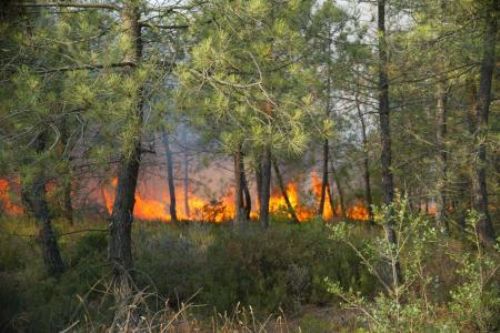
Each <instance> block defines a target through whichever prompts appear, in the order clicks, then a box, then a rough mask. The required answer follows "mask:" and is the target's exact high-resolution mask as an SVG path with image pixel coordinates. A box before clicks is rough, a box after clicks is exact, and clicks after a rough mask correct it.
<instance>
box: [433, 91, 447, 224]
mask: <svg viewBox="0 0 500 333" xmlns="http://www.w3.org/2000/svg"><path fill="white" fill-rule="evenodd" d="M444 85H445V83H444V82H442V81H440V82H438V84H437V107H436V109H437V114H436V116H437V117H436V123H437V124H436V125H437V126H436V129H437V131H436V145H437V149H438V166H439V179H438V182H437V197H436V223H437V225H438V227H439V228H440V229H442V230H444V231H446V232H448V231H449V226H448V221H447V197H446V187H447V180H446V174H447V172H448V151H447V148H446V145H445V140H446V134H447V117H448V115H447V114H448V110H447V92H446V88H445V87H444Z"/></svg>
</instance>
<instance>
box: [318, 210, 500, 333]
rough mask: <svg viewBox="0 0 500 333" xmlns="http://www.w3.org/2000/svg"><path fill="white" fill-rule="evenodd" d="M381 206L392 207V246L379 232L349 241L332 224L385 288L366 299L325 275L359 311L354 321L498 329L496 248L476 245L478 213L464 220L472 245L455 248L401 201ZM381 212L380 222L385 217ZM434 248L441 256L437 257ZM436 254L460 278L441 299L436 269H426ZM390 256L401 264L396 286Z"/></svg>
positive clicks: (383, 326) (405, 327) (386, 328)
mask: <svg viewBox="0 0 500 333" xmlns="http://www.w3.org/2000/svg"><path fill="white" fill-rule="evenodd" d="M385 209H393V210H394V212H395V230H396V231H397V243H396V244H395V245H392V244H389V242H388V241H387V240H386V239H385V238H384V237H382V236H381V237H378V238H375V239H371V240H369V241H367V242H366V244H364V245H363V246H361V247H359V246H356V245H354V244H352V243H351V241H350V239H351V237H350V228H349V227H347V226H345V225H342V224H339V225H336V226H334V227H333V228H332V238H333V239H336V240H339V241H343V242H344V243H346V244H347V245H349V246H350V247H351V248H352V249H353V250H354V251H355V252H356V253H357V255H358V256H359V258H360V259H361V260H362V262H363V264H364V265H365V266H366V267H367V268H368V270H369V271H370V272H371V273H372V274H373V277H374V278H376V279H377V280H378V282H379V283H380V284H381V285H382V286H384V289H385V290H384V292H381V293H379V294H378V295H377V296H376V297H375V298H374V299H373V301H371V300H369V299H368V298H367V297H366V296H364V295H363V294H361V293H360V292H358V291H355V290H352V289H345V288H342V287H341V286H340V284H339V283H338V282H336V281H332V280H331V279H327V283H328V285H329V291H330V292H331V293H332V294H333V295H336V296H337V297H339V298H340V300H341V303H342V304H343V306H344V307H346V308H350V309H356V310H358V311H360V313H361V314H362V316H361V317H360V318H359V325H361V326H366V327H368V328H369V330H370V331H373V332H381V331H383V332H411V331H414V332H422V331H444V332H454V331H457V330H458V331H464V330H465V331H469V330H473V331H480V332H490V331H492V330H495V329H496V328H498V320H497V317H496V314H497V313H498V311H499V309H500V290H499V285H498V270H499V268H500V263H499V262H498V248H497V249H494V250H491V249H490V250H489V251H485V249H483V248H482V247H481V244H480V241H479V239H478V238H477V236H476V233H475V232H474V231H473V230H474V229H473V227H474V224H475V222H476V220H477V217H475V216H473V215H471V217H470V219H469V227H470V229H469V232H470V234H471V235H474V236H472V239H471V243H470V244H471V245H474V246H475V248H471V249H470V250H467V249H459V251H456V249H455V248H454V246H453V242H452V241H450V240H447V239H439V238H438V237H437V235H438V234H437V232H436V231H435V230H434V228H433V227H432V226H431V225H430V222H429V221H428V220H427V219H425V218H423V217H422V216H419V215H415V214H411V213H410V211H409V206H408V202H407V201H406V200H401V201H400V202H398V203H397V204H396V205H395V206H394V207H389V208H385ZM381 211H382V214H380V213H379V214H378V216H379V221H380V217H382V216H386V215H385V214H384V213H383V210H381ZM437 253H441V254H446V255H445V256H444V257H443V256H441V257H438V256H437ZM436 257H437V258H439V260H441V261H440V265H441V266H444V265H446V266H448V268H450V267H454V266H453V263H454V262H455V263H457V264H458V265H457V268H455V274H457V276H458V277H459V282H458V283H456V284H455V285H452V286H448V288H449V289H448V290H449V292H450V294H449V295H448V297H447V298H446V299H444V300H443V299H440V297H439V296H438V294H436V293H435V290H437V289H440V288H443V286H442V285H440V281H441V280H442V276H440V274H439V273H440V272H439V271H437V270H435V269H432V268H431V267H432V261H434V260H436V259H437V258H436ZM394 261H396V262H398V263H400V265H401V273H402V276H403V279H404V281H403V282H402V283H401V284H400V285H396V286H394V284H391V283H392V281H391V277H390V271H388V269H387V268H388V267H390V266H391V264H392V263H393V262H394ZM446 274H450V272H449V271H447V272H446Z"/></svg>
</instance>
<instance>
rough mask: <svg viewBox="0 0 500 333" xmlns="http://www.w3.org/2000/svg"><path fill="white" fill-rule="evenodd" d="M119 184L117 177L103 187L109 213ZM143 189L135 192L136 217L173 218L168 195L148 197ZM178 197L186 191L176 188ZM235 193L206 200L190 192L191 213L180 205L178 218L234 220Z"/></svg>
mask: <svg viewBox="0 0 500 333" xmlns="http://www.w3.org/2000/svg"><path fill="white" fill-rule="evenodd" d="M117 184H118V180H117V178H114V179H113V180H112V181H111V186H110V187H107V188H105V189H103V198H104V205H105V206H106V209H107V211H108V213H109V214H111V213H112V212H113V203H114V200H115V189H116V186H117ZM142 192H143V190H141V189H138V190H137V191H136V193H135V205H134V217H135V218H137V219H140V220H145V221H164V222H170V221H171V220H172V218H171V216H170V214H169V212H168V204H167V203H168V202H169V200H168V196H167V195H162V198H161V199H160V200H158V199H150V198H148V196H149V195H148V194H150V193H147V192H148V191H144V192H146V193H145V194H143V193H142ZM175 195H176V198H178V199H179V198H182V197H183V196H184V193H183V192H181V191H177V190H176V193H175ZM232 196H233V193H232V192H231V191H229V192H228V193H227V194H226V195H225V196H223V197H222V198H220V200H206V199H203V198H201V197H199V196H197V195H195V194H193V193H189V194H188V205H189V214H187V213H186V212H185V210H184V207H182V205H180V207H178V209H177V218H178V219H179V220H194V221H206V222H215V223H221V222H225V221H229V220H232V219H233V217H234V215H235V212H236V210H235V208H234V203H233V202H232V201H233V199H232Z"/></svg>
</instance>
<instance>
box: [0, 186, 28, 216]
mask: <svg viewBox="0 0 500 333" xmlns="http://www.w3.org/2000/svg"><path fill="white" fill-rule="evenodd" d="M9 192H10V184H9V181H7V180H6V179H2V178H0V208H2V209H3V211H4V212H5V213H6V214H7V215H11V216H18V215H21V214H22V213H23V208H22V207H21V206H19V205H16V204H15V203H13V202H12V200H11V198H10V193H9Z"/></svg>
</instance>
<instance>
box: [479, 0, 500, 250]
mask: <svg viewBox="0 0 500 333" xmlns="http://www.w3.org/2000/svg"><path fill="white" fill-rule="evenodd" d="M484 9H485V10H484V15H485V17H486V20H485V21H486V22H485V23H486V27H485V32H484V40H483V57H482V61H481V75H480V82H479V91H478V97H477V104H476V126H477V128H476V131H475V135H474V139H475V140H474V141H475V145H476V154H477V162H476V164H475V176H474V182H473V184H474V186H473V188H474V209H475V210H476V211H477V212H478V213H479V219H478V221H477V223H476V232H477V234H478V235H479V237H480V239H481V240H482V242H483V243H485V244H493V243H494V242H495V230H494V228H493V224H492V222H491V216H490V213H489V210H488V190H487V184H486V164H487V159H486V154H487V152H486V139H487V136H488V116H489V111H490V103H491V86H492V80H493V72H494V70H495V48H496V35H497V15H498V10H499V4H498V1H495V0H489V6H485V8H484Z"/></svg>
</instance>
